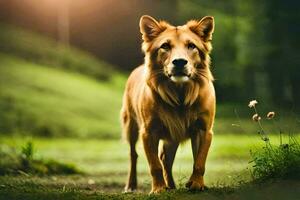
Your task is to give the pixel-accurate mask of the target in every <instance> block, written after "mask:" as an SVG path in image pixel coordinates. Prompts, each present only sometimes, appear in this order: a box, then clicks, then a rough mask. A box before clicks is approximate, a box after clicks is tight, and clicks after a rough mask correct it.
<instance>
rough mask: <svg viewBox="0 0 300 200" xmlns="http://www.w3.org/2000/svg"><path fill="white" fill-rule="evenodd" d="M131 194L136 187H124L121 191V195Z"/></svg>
mask: <svg viewBox="0 0 300 200" xmlns="http://www.w3.org/2000/svg"><path fill="white" fill-rule="evenodd" d="M133 192H136V187H129V186H126V187H125V188H124V191H123V193H133Z"/></svg>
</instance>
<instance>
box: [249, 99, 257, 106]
mask: <svg viewBox="0 0 300 200" xmlns="http://www.w3.org/2000/svg"><path fill="white" fill-rule="evenodd" d="M256 104H258V102H257V101H256V100H252V101H250V102H249V104H248V106H249V108H252V107H255V105H256Z"/></svg>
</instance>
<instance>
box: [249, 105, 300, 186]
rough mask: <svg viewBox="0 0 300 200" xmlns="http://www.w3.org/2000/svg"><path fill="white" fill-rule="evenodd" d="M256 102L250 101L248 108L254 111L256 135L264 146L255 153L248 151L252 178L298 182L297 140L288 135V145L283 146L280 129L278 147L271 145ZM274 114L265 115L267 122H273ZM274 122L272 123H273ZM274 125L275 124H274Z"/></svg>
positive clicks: (298, 153) (299, 174) (299, 152)
mask: <svg viewBox="0 0 300 200" xmlns="http://www.w3.org/2000/svg"><path fill="white" fill-rule="evenodd" d="M256 104H258V102H257V101H256V100H253V101H250V103H249V107H250V108H253V110H254V111H255V113H254V115H253V117H252V119H253V121H255V122H256V123H257V124H258V127H259V130H258V133H259V135H260V137H261V140H262V141H264V143H265V146H264V147H262V148H259V149H257V150H255V151H250V154H251V158H252V159H251V161H250V163H252V176H253V179H254V181H258V182H265V181H269V180H272V179H296V180H300V144H299V143H298V141H297V139H296V138H295V137H294V136H293V135H291V134H289V135H288V143H286V144H284V143H283V142H282V141H283V135H282V134H283V133H282V129H281V128H280V127H279V126H277V127H278V128H279V141H280V143H279V145H274V144H272V142H271V140H270V137H269V134H267V132H266V131H265V129H264V127H263V125H262V119H263V118H262V117H261V115H260V114H259V112H258V110H257V108H256ZM274 117H275V112H269V113H268V114H267V115H266V119H267V120H274V119H273V118H274ZM273 122H274V121H273ZM274 125H276V124H275V122H274Z"/></svg>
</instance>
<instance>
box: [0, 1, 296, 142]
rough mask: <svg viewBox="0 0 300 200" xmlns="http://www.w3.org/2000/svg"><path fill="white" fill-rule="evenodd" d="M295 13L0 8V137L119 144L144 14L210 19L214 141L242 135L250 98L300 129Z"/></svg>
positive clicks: (117, 4)
mask: <svg viewBox="0 0 300 200" xmlns="http://www.w3.org/2000/svg"><path fill="white" fill-rule="evenodd" d="M298 8H299V3H298V2H297V1H292V0H288V1H285V2H282V1H279V0H276V1H263V2H262V1H258V0H248V1H238V0H228V1H202V0H197V1H196V0H185V1H171V0H164V1H158V0H154V1H137V0H127V1H117V0H110V1H102V0H90V1H89V2H86V1H84V0H74V1H69V0H64V1H55V0H26V1H18V0H10V1H0V13H1V15H0V23H1V24H0V30H1V31H0V44H1V45H0V57H1V59H0V76H1V77H0V78H1V79H0V132H1V134H11V133H24V134H33V135H41V136H80V137H98V138H119V137H120V134H119V133H120V126H119V116H118V115H119V110H120V107H121V98H122V92H123V88H124V85H125V81H126V77H127V76H128V74H129V72H130V71H131V70H132V69H134V68H135V67H136V66H137V65H139V64H141V63H142V62H143V55H142V53H141V50H140V43H141V35H140V33H139V27H138V21H139V18H140V16H141V15H143V14H149V15H152V16H154V17H155V18H157V19H165V20H167V21H169V22H170V23H172V24H175V25H180V24H184V23H185V22H186V21H187V20H189V19H201V18H202V17H203V16H205V15H212V16H214V17H215V23H216V29H215V33H214V38H213V46H214V50H213V53H212V71H213V74H214V75H215V78H216V81H215V86H216V90H217V100H218V104H219V106H218V113H217V122H218V123H216V132H217V133H218V134H219V133H239V132H241V128H240V127H239V126H240V125H241V124H238V122H239V121H240V120H241V119H243V118H249V117H251V116H252V113H251V112H249V110H248V108H247V103H248V101H249V100H251V99H257V100H258V101H259V103H260V104H259V107H260V108H259V109H261V110H263V111H264V112H267V111H270V110H274V111H276V112H277V113H278V114H280V115H279V116H281V117H282V118H281V119H282V124H283V126H284V125H286V124H288V125H290V123H287V121H289V122H291V120H290V118H292V121H293V122H291V123H292V124H293V125H292V127H293V128H291V126H289V127H290V129H294V127H296V128H297V127H299V126H298V125H299V120H298V118H299V114H298V113H299V112H298V111H299V105H300V103H299V102H300V93H299V91H298V90H299V88H300V70H299V63H300V57H299V55H300V52H299V44H300V41H299V34H300V26H299V21H300V19H299V16H300V15H299V13H298ZM244 122H245V123H244V125H243V126H244V129H245V130H246V131H245V132H248V133H251V132H255V130H254V129H251V128H250V125H251V122H250V120H248V121H244ZM235 125H238V126H235Z"/></svg>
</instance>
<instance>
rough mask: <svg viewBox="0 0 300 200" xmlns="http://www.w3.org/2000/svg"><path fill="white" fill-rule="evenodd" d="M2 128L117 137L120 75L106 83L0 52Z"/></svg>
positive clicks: (0, 116)
mask: <svg viewBox="0 0 300 200" xmlns="http://www.w3.org/2000/svg"><path fill="white" fill-rule="evenodd" d="M0 60H1V62H0V91H1V92H0V121H1V124H0V131H1V132H2V133H4V134H10V133H16V132H17V133H20V132H21V133H25V134H26V133H29V132H30V133H31V134H33V135H43V136H79V137H86V136H89V137H102V138H105V137H106V138H112V137H116V136H119V132H120V128H119V110H120V105H121V100H122V90H123V88H122V86H121V85H123V84H120V82H121V83H123V82H124V81H123V79H122V77H121V76H119V75H116V76H115V77H114V79H112V80H111V81H109V82H99V81H96V80H95V79H91V78H89V77H88V76H84V75H80V74H78V73H71V72H67V71H63V70H59V69H55V68H51V67H47V66H41V65H38V64H33V63H31V62H27V61H25V60H23V59H19V58H17V57H13V56H8V55H6V54H0Z"/></svg>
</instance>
